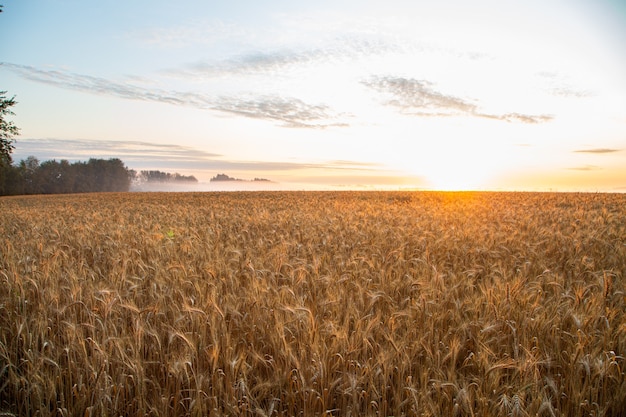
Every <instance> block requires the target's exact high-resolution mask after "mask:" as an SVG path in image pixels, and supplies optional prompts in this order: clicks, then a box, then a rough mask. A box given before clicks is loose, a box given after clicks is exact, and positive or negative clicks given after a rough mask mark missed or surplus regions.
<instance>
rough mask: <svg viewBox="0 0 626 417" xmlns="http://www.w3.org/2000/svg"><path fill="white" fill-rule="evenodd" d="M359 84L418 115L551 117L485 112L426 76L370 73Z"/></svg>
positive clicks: (541, 119) (536, 120) (529, 120)
mask: <svg viewBox="0 0 626 417" xmlns="http://www.w3.org/2000/svg"><path fill="white" fill-rule="evenodd" d="M362 84H364V85H365V86H367V87H370V88H372V89H374V90H376V91H378V92H381V93H383V94H386V95H388V96H390V99H389V100H388V101H387V102H386V104H387V105H390V106H393V107H396V108H399V109H400V110H401V112H403V113H405V114H411V115H418V116H475V117H484V118H488V119H496V120H504V121H507V122H522V123H541V122H547V121H550V120H552V119H553V116H551V115H531V114H522V113H503V114H490V113H484V112H482V111H480V109H479V107H478V106H477V105H476V104H474V103H473V102H472V101H468V100H465V99H462V98H460V97H456V96H454V95H450V94H444V93H442V92H440V91H438V90H436V89H435V88H434V85H433V84H432V83H430V82H429V81H425V80H416V79H413V78H403V77H392V76H386V77H372V78H370V79H367V80H364V81H362Z"/></svg>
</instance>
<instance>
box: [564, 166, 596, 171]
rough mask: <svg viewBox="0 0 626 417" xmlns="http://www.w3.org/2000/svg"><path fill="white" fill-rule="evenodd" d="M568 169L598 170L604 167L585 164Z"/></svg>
mask: <svg viewBox="0 0 626 417" xmlns="http://www.w3.org/2000/svg"><path fill="white" fill-rule="evenodd" d="M567 169H569V170H572V171H597V170H599V169H602V168H600V167H599V166H596V165H583V166H579V167H572V168H567Z"/></svg>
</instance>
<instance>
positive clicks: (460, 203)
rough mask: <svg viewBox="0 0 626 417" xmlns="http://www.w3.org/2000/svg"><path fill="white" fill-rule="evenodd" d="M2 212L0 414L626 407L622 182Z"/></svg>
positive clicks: (5, 206) (473, 412) (137, 198)
mask: <svg viewBox="0 0 626 417" xmlns="http://www.w3.org/2000/svg"><path fill="white" fill-rule="evenodd" d="M0 208H1V213H2V215H1V216H0V217H1V218H0V233H1V235H0V256H1V258H0V281H1V285H0V328H1V329H2V330H1V334H0V410H2V411H3V414H2V415H20V416H29V415H32V416H35V415H36V416H50V415H55V416H56V415H59V416H119V415H124V416H144V415H154V416H165V415H168V416H183V415H194V416H207V415H214V416H221V415H248V416H252V415H259V416H264V415H265V416H313V415H316V416H317V415H341V416H361V415H378V416H391V415H393V416H443V415H446V416H536V415H538V416H587V415H594V416H601V415H605V416H618V415H623V413H624V411H625V410H626V380H625V377H624V367H625V366H626V364H625V361H624V355H626V316H625V315H626V302H625V293H624V278H625V275H626V195H623V194H622V195H620V194H521V193H519V194H517V193H510V194H507V193H383V192H380V193H378V192H372V193H358V192H353V193H351V192H346V193H332V192H326V193H313V192H308V193H293V192H292V193H221V194H220V193H207V194H107V195H97V194H96V195H77V196H48V197H20V198H3V199H1V200H0Z"/></svg>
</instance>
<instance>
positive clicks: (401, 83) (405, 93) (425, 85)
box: [362, 77, 476, 115]
mask: <svg viewBox="0 0 626 417" xmlns="http://www.w3.org/2000/svg"><path fill="white" fill-rule="evenodd" d="M362 83H363V84H364V85H365V86H367V87H370V88H373V89H375V90H377V91H380V92H382V93H386V94H388V95H390V96H391V97H392V98H391V100H389V101H388V102H387V104H389V105H391V106H394V107H398V108H400V109H401V110H402V111H403V112H407V113H415V112H417V113H418V114H420V115H422V114H429V113H432V115H446V114H449V115H453V114H458V113H470V114H471V113H475V112H476V106H475V105H474V104H472V103H469V102H467V101H465V100H463V99H460V98H458V97H455V96H451V95H445V94H442V93H440V92H439V91H436V90H435V89H433V87H432V83H430V82H428V81H421V80H415V79H409V78H401V77H373V78H371V79H369V80H365V81H362Z"/></svg>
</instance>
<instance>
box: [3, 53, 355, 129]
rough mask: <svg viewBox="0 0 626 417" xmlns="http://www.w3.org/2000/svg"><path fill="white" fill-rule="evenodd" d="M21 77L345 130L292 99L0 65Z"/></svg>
mask: <svg viewBox="0 0 626 417" xmlns="http://www.w3.org/2000/svg"><path fill="white" fill-rule="evenodd" d="M0 66H3V67H4V68H7V69H9V70H10V71H13V72H15V73H17V74H19V75H20V76H22V77H24V78H26V79H29V80H31V81H36V82H39V83H43V84H48V85H53V86H56V87H59V88H65V89H69V90H75V91H80V92H85V93H91V94H102V95H110V96H114V97H119V98H123V99H130V100H143V101H153V102H159V103H166V104H173V105H179V106H189V107H195V108H198V109H204V110H214V111H220V112H225V113H230V114H235V115H241V116H245V117H250V118H255V119H265V120H270V121H274V122H278V123H280V125H281V126H284V127H305V128H325V127H329V126H346V123H344V122H341V121H339V119H340V115H338V114H335V113H334V112H333V111H332V109H331V108H330V107H329V106H326V105H323V104H308V103H305V102H303V101H302V100H300V99H297V98H293V97H282V96H276V95H263V96H254V95H251V94H248V95H238V96H235V95H233V96H212V95H209V94H204V93H199V92H189V91H175V90H162V89H158V88H144V87H139V86H136V85H133V84H129V83H121V82H116V81H113V80H109V79H105V78H101V77H94V76H90V75H84V74H76V73H72V72H67V71H60V70H43V69H38V68H35V67H31V66H26V65H16V64H10V63H0Z"/></svg>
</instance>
